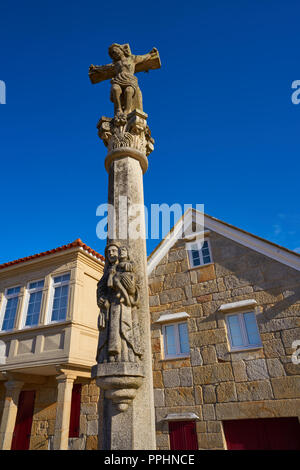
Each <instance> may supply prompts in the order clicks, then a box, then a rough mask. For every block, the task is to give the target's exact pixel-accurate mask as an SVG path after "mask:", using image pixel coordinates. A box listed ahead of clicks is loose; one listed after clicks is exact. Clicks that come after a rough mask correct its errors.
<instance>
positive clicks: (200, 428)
mask: <svg viewBox="0 0 300 470" xmlns="http://www.w3.org/2000/svg"><path fill="white" fill-rule="evenodd" d="M206 424H207V423H206V421H196V431H197V433H198V432H206V427H207V426H206Z"/></svg>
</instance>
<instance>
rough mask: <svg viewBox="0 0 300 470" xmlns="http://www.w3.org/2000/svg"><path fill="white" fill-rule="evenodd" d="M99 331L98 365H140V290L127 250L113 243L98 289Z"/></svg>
mask: <svg viewBox="0 0 300 470" xmlns="http://www.w3.org/2000/svg"><path fill="white" fill-rule="evenodd" d="M97 304H98V306H99V308H100V314H99V320H98V327H99V330H100V334H99V343H98V351H97V358H96V360H97V362H98V364H99V363H106V362H127V363H128V362H131V363H137V362H139V360H140V357H141V356H142V353H141V349H140V334H139V326H138V320H137V318H136V316H137V312H136V307H138V305H139V287H138V284H137V279H136V274H135V272H134V263H133V262H132V261H131V260H130V257H129V254H128V249H127V247H126V246H121V245H120V243H118V242H111V243H109V244H108V245H107V246H106V249H105V268H104V273H103V276H102V278H101V279H100V281H99V283H98V286H97Z"/></svg>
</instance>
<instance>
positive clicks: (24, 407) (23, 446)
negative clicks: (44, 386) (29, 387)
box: [11, 390, 35, 450]
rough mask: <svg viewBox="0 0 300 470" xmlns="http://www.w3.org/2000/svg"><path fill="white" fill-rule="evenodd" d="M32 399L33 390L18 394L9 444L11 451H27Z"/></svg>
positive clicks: (32, 407) (33, 395)
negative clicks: (16, 410)
mask: <svg viewBox="0 0 300 470" xmlns="http://www.w3.org/2000/svg"><path fill="white" fill-rule="evenodd" d="M34 399H35V391H34V390H33V391H23V392H21V393H20V397H19V403H18V412H17V418H16V424H15V429H14V433H13V439H12V444H11V449H12V450H28V449H29V443H30V433H31V425H32V418H33V409H34Z"/></svg>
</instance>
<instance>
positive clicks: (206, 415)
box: [202, 405, 216, 421]
mask: <svg viewBox="0 0 300 470" xmlns="http://www.w3.org/2000/svg"><path fill="white" fill-rule="evenodd" d="M202 414H203V419H204V421H213V420H215V419H216V413H215V407H214V405H203V406H202Z"/></svg>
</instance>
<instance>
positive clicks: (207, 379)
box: [193, 363, 233, 385]
mask: <svg viewBox="0 0 300 470" xmlns="http://www.w3.org/2000/svg"><path fill="white" fill-rule="evenodd" d="M193 373H194V383H195V384H196V385H201V384H215V383H219V382H229V381H230V380H233V374H232V367H231V364H229V363H220V364H212V365H207V366H199V367H195V368H194V371H193Z"/></svg>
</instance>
